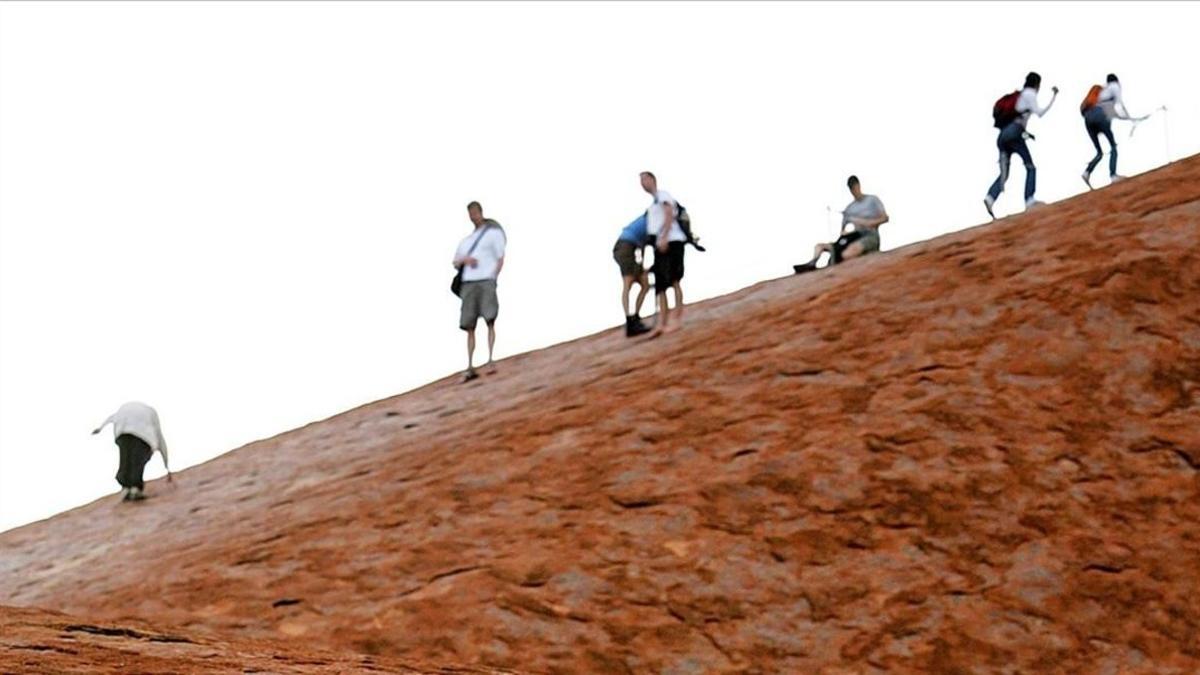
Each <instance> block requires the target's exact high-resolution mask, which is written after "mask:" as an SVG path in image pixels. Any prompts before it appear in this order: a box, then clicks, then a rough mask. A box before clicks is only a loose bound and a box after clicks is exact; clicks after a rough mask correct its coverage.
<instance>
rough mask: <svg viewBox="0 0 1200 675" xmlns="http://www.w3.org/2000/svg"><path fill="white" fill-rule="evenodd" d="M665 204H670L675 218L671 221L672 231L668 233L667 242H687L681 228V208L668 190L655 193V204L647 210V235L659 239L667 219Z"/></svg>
mask: <svg viewBox="0 0 1200 675" xmlns="http://www.w3.org/2000/svg"><path fill="white" fill-rule="evenodd" d="M663 204H670V205H671V213H672V214H673V215H674V216H675V219H673V220H672V221H671V230H670V231H669V232H667V241H687V235H686V234H684V233H683V228H682V227H680V226H679V220H678V218H679V207H678V205H676V203H675V198H674V197H672V196H671V193H670V192H667V191H666V190H659V191H658V192H655V193H654V203H653V204H651V205H650V208H648V209H647V210H646V234H648V235H650V236H651V237H657V236H658V233H659V232H661V231H662V228H663V223H664V222H666V219H667V216H666V214H664V213H663V207H662V205H663Z"/></svg>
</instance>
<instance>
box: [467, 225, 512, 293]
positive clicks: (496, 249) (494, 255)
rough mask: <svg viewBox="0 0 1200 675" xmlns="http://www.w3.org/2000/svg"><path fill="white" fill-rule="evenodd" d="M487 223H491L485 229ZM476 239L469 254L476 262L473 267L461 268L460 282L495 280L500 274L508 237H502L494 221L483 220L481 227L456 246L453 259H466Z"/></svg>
mask: <svg viewBox="0 0 1200 675" xmlns="http://www.w3.org/2000/svg"><path fill="white" fill-rule="evenodd" d="M488 223H491V227H487V225H488ZM485 227H487V231H484V228H485ZM476 238H480V239H479V244H478V245H476V246H475V250H474V251H472V252H471V253H470V256H471V257H472V258H474V259H475V261H476V262H475V266H474V267H472V266H470V265H466V266H464V267H463V276H462V280H463V281H464V282H467V281H487V280H489V279H495V278H496V277H497V276H498V275H499V273H500V261H501V260H502V259H503V258H504V248H505V246H506V245H507V244H508V237H506V236H505V235H504V230H503V229H502V228H501V227H500V224H499V223H497V222H496V221H494V220H485V221H484V224H483V225H481V226H480V227H478V228H476V229H475V231H474V232H472V233H471V234H469V235H467V237H466V238H465V239H463V240H462V241H461V242H460V243H459V244H458V250H457V251H456V252H455V254H454V259H455V260H459V259H461V258H465V257H467V255H468V254H467V251H470V250H471V245H472V244H474V243H475V239H476Z"/></svg>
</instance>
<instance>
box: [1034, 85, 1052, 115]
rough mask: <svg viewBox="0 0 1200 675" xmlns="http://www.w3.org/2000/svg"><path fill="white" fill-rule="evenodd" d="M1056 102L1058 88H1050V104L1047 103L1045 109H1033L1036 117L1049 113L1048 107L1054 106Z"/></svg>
mask: <svg viewBox="0 0 1200 675" xmlns="http://www.w3.org/2000/svg"><path fill="white" fill-rule="evenodd" d="M1056 100H1058V87H1050V102H1049V103H1047V104H1046V107H1044V108H1036V107H1035V108H1034V112H1035V113H1037V116H1038V117H1042V116H1043V115H1045V114H1046V113H1048V112H1050V107H1051V106H1053V105H1054V102H1055V101H1056Z"/></svg>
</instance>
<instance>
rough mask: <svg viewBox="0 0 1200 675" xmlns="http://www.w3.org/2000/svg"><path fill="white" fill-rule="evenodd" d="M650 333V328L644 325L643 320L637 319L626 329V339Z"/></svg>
mask: <svg viewBox="0 0 1200 675" xmlns="http://www.w3.org/2000/svg"><path fill="white" fill-rule="evenodd" d="M649 332H650V327H649V326H647V325H646V324H644V323H642V320H641V319H636V320H635V321H634V322H633V323H631V324H630V325H629V326H628V327H626V329H625V335H626V337H637V336H639V335H645V334H646V333H649Z"/></svg>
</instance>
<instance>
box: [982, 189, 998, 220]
mask: <svg viewBox="0 0 1200 675" xmlns="http://www.w3.org/2000/svg"><path fill="white" fill-rule="evenodd" d="M995 203H996V200H995V199H992V196H991V195H988V196H986V197H984V198H983V208H985V209H987V212H988V215H989V216H991V217H992V220H995V219H996V214H995V213H993V212H992V205H994V204H995Z"/></svg>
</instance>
